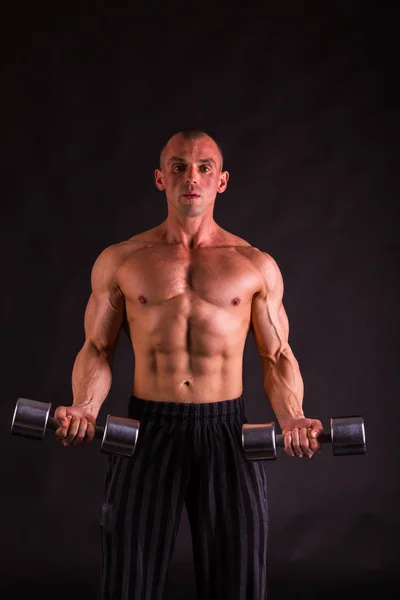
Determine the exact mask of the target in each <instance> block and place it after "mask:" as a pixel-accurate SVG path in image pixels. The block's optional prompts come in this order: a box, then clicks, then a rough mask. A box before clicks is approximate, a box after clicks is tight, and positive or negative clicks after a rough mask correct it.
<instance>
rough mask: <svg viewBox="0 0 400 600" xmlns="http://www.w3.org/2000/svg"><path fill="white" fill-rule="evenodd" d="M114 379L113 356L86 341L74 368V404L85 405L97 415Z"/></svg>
mask: <svg viewBox="0 0 400 600" xmlns="http://www.w3.org/2000/svg"><path fill="white" fill-rule="evenodd" d="M111 381H112V356H111V354H110V353H109V352H105V351H100V350H99V349H98V348H97V347H96V345H95V344H94V343H93V342H91V341H86V342H85V344H84V345H83V347H82V349H81V350H80V352H79V353H78V355H77V357H76V359H75V363H74V367H73V370H72V393H73V405H74V406H79V407H84V408H85V409H86V410H87V411H88V412H90V413H92V414H93V415H94V416H95V417H97V415H98V413H99V410H100V408H101V405H102V404H103V402H104V400H105V399H106V397H107V395H108V393H109V391H110V388H111Z"/></svg>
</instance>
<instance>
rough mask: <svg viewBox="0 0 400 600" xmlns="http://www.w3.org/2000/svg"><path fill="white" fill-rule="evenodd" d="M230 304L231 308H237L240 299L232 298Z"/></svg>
mask: <svg viewBox="0 0 400 600" xmlns="http://www.w3.org/2000/svg"><path fill="white" fill-rule="evenodd" d="M232 304H233V306H238V305H239V304H240V298H234V299H233V300H232Z"/></svg>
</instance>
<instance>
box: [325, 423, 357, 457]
mask: <svg viewBox="0 0 400 600" xmlns="http://www.w3.org/2000/svg"><path fill="white" fill-rule="evenodd" d="M330 424H331V437H332V453H333V455H334V456H347V455H349V454H365V451H366V435H365V426H364V419H363V418H362V417H360V416H354V417H336V418H332V419H331V420H330Z"/></svg>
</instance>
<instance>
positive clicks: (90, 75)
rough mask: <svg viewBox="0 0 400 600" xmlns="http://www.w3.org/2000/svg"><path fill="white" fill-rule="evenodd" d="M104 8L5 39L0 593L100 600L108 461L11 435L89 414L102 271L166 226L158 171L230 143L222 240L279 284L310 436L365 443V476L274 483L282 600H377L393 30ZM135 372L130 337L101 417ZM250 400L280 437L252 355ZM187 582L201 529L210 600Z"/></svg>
mask: <svg viewBox="0 0 400 600" xmlns="http://www.w3.org/2000/svg"><path fill="white" fill-rule="evenodd" d="M365 4H368V8H367V7H366V6H365ZM105 6H106V4H105V3H104V6H103V4H101V3H98V5H97V7H96V9H93V10H92V11H91V12H88V13H87V16H82V13H81V16H77V15H75V16H73V15H72V13H70V14H69V15H68V16H67V15H66V14H64V16H62V17H61V16H55V15H54V14H50V12H48V11H47V12H46V11H44V10H43V11H40V10H39V9H38V8H37V6H36V8H35V12H33V10H32V9H31V12H30V13H29V14H28V13H26V12H24V11H23V9H22V8H21V12H20V13H18V14H17V13H15V14H14V16H13V17H5V18H4V20H3V23H2V25H3V43H4V51H3V53H2V64H3V76H2V84H3V85H2V88H3V93H4V96H3V98H5V99H6V101H7V104H6V111H5V112H3V127H4V134H3V160H2V163H3V167H4V173H5V179H4V182H5V186H4V193H3V194H2V198H1V200H2V204H1V208H2V211H1V217H2V218H1V225H2V230H1V237H0V240H1V242H0V243H1V250H2V275H1V281H2V284H3V291H2V294H1V301H2V310H1V319H2V339H3V352H2V365H3V401H2V403H1V408H0V410H1V423H0V428H1V438H0V439H1V442H0V443H1V457H2V461H1V485H2V492H1V511H0V520H1V522H0V531H1V558H0V565H1V573H0V575H1V577H0V581H1V583H0V594H1V595H2V597H3V598H15V597H17V595H18V593H19V592H22V591H24V590H28V589H29V591H35V592H38V593H39V594H41V598H50V597H55V596H57V597H58V598H64V594H65V597H71V596H73V597H81V596H82V597H86V598H95V593H96V584H97V577H98V572H99V564H100V544H99V541H100V539H99V507H100V502H101V498H102V489H103V480H104V470H105V465H106V457H105V456H104V455H102V454H100V453H99V449H98V444H93V445H92V446H90V447H86V448H81V449H79V450H78V449H73V450H68V449H65V448H63V447H61V446H59V445H58V444H56V443H55V441H54V440H53V439H52V438H51V437H50V438H46V439H45V440H44V441H43V442H41V443H36V442H33V441H30V440H25V439H22V438H15V437H13V436H11V435H10V423H11V418H12V413H13V408H14V405H15V401H16V399H17V397H19V396H25V397H30V398H33V399H38V400H42V401H45V402H52V403H53V408H55V407H56V406H57V405H58V404H61V403H69V402H70V401H71V386H70V379H71V370H72V365H73V361H74V359H75V356H76V353H77V352H78V350H79V349H80V346H81V344H82V342H83V313H84V308H85V305H86V301H87V299H88V295H89V293H90V288H89V278H90V270H91V267H92V264H93V261H94V260H95V258H96V256H97V255H98V253H99V252H100V251H101V250H102V249H103V248H104V247H106V246H107V245H109V244H111V243H115V242H118V241H120V240H123V239H126V238H127V237H130V236H132V235H134V234H135V233H138V232H140V231H143V230H145V229H147V228H150V227H152V226H154V225H155V224H157V223H159V222H161V221H162V220H163V219H164V218H165V217H166V203H165V198H164V196H163V195H162V194H161V193H160V192H158V191H157V189H156V188H155V186H154V183H153V170H154V168H155V167H156V166H157V161H158V154H159V150H160V147H161V145H162V144H163V143H164V141H165V140H166V138H167V137H168V136H169V135H170V134H171V133H172V132H174V131H175V130H176V129H180V128H184V127H190V126H193V127H200V128H204V129H206V130H207V131H209V132H210V134H212V135H214V136H215V137H216V138H217V139H218V140H219V142H220V144H221V145H222V147H223V150H224V153H225V159H226V168H227V169H228V170H229V171H230V174H231V178H230V181H229V186H228V190H227V192H226V193H225V194H224V195H222V196H219V197H218V198H217V202H216V208H215V218H216V220H217V222H218V223H219V224H220V225H222V226H223V227H224V228H226V229H228V230H230V231H232V232H234V233H235V234H237V235H239V236H241V237H243V238H245V239H247V240H248V241H249V242H251V243H252V244H253V245H255V246H257V247H259V248H260V249H262V250H264V251H266V252H268V253H270V254H271V255H272V256H273V257H274V258H275V260H276V261H277V262H278V264H279V266H280V268H281V270H282V274H283V277H284V280H285V297H284V302H285V306H286V309H287V312H288V315H289V319H290V325H291V330H290V342H291V345H292V348H293V350H294V352H295V354H296V356H297V358H298V360H299V363H300V367H301V370H302V373H303V377H304V381H305V399H304V404H305V407H306V413H307V414H308V415H310V416H315V417H318V418H320V419H321V420H322V421H323V422H324V424H325V425H327V426H328V427H329V418H330V417H331V416H340V415H352V414H361V415H363V417H364V419H365V424H366V430H367V453H366V454H365V455H363V456H356V457H343V458H336V457H333V456H332V454H331V452H330V448H329V447H325V448H324V450H323V452H322V453H321V454H320V455H319V456H317V457H316V458H314V459H313V460H312V461H299V460H297V461H296V460H290V459H289V457H287V456H286V455H282V454H281V455H280V457H279V460H278V461H276V462H274V463H268V464H266V465H265V468H266V469H267V472H268V477H269V504H270V537H269V548H270V549H269V578H270V589H271V597H272V598H282V597H284V596H285V594H288V595H290V597H296V598H314V597H317V595H318V596H320V595H321V593H323V594H324V595H325V597H330V596H329V594H332V597H336V596H338V595H339V596H340V597H346V598H350V597H352V596H353V594H354V592H362V591H365V590H375V591H376V592H378V591H379V593H382V592H383V590H384V589H385V588H386V586H387V585H388V584H389V582H391V581H395V580H398V575H397V572H398V568H399V566H400V564H399V559H398V537H399V533H400V527H399V520H400V519H399V515H398V509H399V501H400V491H399V477H398V461H397V455H398V443H397V437H398V430H397V427H396V422H398V418H399V408H398V405H399V398H398V384H399V376H398V369H397V359H398V353H397V333H398V320H397V298H396V293H395V290H396V284H397V277H396V276H397V261H398V257H399V255H398V244H397V228H398V227H397V221H396V219H395V210H394V208H395V207H394V199H395V195H394V190H395V188H394V184H395V183H396V174H397V173H396V168H395V167H396V165H395V158H394V156H395V153H394V148H395V145H394V144H395V138H396V133H397V112H396V111H397V106H396V105H395V103H394V102H393V101H391V99H390V98H389V96H388V95H387V93H386V89H385V65H386V56H388V55H389V53H390V52H391V51H392V49H393V44H392V43H391V40H390V37H389V36H387V35H386V34H385V30H386V18H387V17H386V16H385V14H384V13H383V11H382V9H378V8H377V5H375V4H374V3H372V2H371V3H361V2H360V3H356V2H339V3H337V2H322V3H317V2H315V3H306V4H304V3H295V2H293V3H283V4H280V5H279V8H278V7H277V6H275V4H272V3H265V4H263V5H262V4H261V3H260V6H257V5H252V4H250V3H247V4H246V6H243V5H241V4H239V3H238V5H237V7H236V8H232V6H229V5H226V6H225V7H220V6H219V5H217V4H216V3H211V4H201V5H192V4H191V5H187V4H182V5H178V4H172V3H171V4H170V3H163V4H162V5H158V4H152V3H150V4H148V5H146V6H144V7H141V9H142V11H144V12H143V13H142V14H141V15H139V13H138V12H135V10H133V9H132V11H131V13H128V12H125V13H124V14H122V12H118V10H116V9H115V10H110V9H109V8H105ZM14 8H15V7H14ZM261 8H263V10H264V13H262V12H261ZM396 142H397V139H396ZM132 364H133V355H132V351H131V349H130V347H129V345H128V343H127V341H126V339H125V338H123V337H121V339H120V343H119V346H118V350H117V356H116V360H115V369H114V380H113V387H112V390H111V393H110V395H109V398H108V399H107V401H106V403H105V405H104V406H103V408H102V411H101V413H100V415H101V417H104V416H105V415H106V414H107V412H110V413H112V414H125V412H126V407H127V399H128V397H129V395H130V391H131V382H132ZM244 398H245V403H246V407H247V408H246V410H247V416H248V418H249V420H250V421H265V420H270V419H272V418H274V416H273V414H272V413H271V409H270V407H269V404H268V401H267V399H266V398H265V397H264V394H263V389H262V374H261V362H260V359H259V357H258V356H257V353H256V351H255V347H254V343H253V340H252V339H251V338H250V339H249V340H248V343H247V345H246V349H245V357H244ZM139 518H140V516H139ZM191 560H192V556H191V546H190V535H189V529H188V523H187V518H186V514H185V513H184V514H183V517H182V523H181V528H180V532H179V538H178V543H177V547H176V552H175V556H174V560H173V564H172V566H171V586H170V598H188V599H190V598H194V588H193V571H192V562H191Z"/></svg>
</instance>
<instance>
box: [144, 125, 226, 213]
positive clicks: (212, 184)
mask: <svg viewBox="0 0 400 600" xmlns="http://www.w3.org/2000/svg"><path fill="white" fill-rule="evenodd" d="M154 175H155V181H156V186H157V187H158V189H159V190H163V191H165V195H166V197H167V202H168V203H169V204H170V206H173V207H174V208H175V209H176V211H178V213H179V214H181V215H182V216H186V217H197V216H200V215H202V214H203V213H204V212H205V211H206V210H207V208H209V207H212V206H213V204H214V202H215V198H216V195H217V193H219V194H222V192H224V191H225V189H226V186H227V183H228V178H229V174H228V172H227V171H224V172H222V171H221V154H220V152H219V150H218V146H217V145H216V143H215V142H214V140H212V139H211V138H210V137H208V136H202V137H200V138H198V139H190V140H185V139H184V137H183V136H181V135H179V134H178V135H175V136H173V137H172V138H171V139H170V141H169V142H168V144H167V147H166V149H165V151H164V153H163V157H162V164H161V169H156V171H155V173H154Z"/></svg>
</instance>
